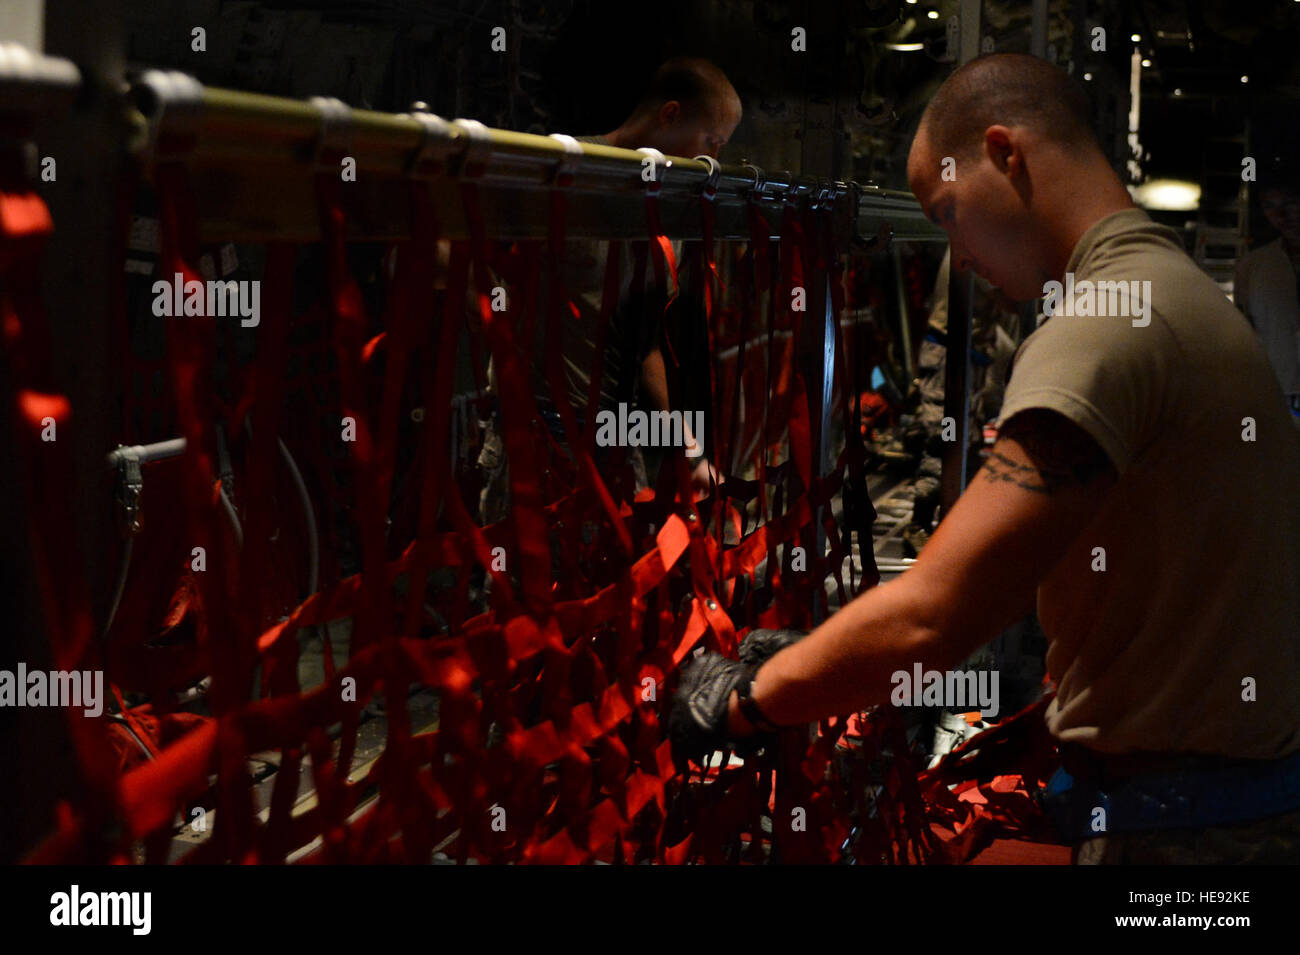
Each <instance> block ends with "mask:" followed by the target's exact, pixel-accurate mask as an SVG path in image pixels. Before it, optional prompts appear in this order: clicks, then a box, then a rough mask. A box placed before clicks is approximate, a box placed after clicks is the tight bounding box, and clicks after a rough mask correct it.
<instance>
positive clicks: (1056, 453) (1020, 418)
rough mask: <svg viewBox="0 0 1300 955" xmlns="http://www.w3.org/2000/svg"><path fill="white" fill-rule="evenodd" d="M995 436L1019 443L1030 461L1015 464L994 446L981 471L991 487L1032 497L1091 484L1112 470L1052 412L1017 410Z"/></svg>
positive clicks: (1077, 429)
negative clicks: (1008, 486) (1012, 488)
mask: <svg viewBox="0 0 1300 955" xmlns="http://www.w3.org/2000/svg"><path fill="white" fill-rule="evenodd" d="M998 434H999V437H1000V438H1010V439H1011V440H1013V441H1015V442H1016V443H1017V444H1019V445H1020V447H1021V448H1023V449H1024V452H1025V454H1026V455H1027V456H1028V458H1029V460H1028V461H1017V460H1015V459H1013V458H1011V457H1008V456H1007V455H1006V454H1004V453H1002V452H1001V451H999V450H998V449H997V448H996V447H995V448H994V449H993V450H992V451H991V452H990V453H989V457H988V460H987V461H985V462H984V467H983V468H982V469H981V471H980V473H981V474H983V475H984V479H985V480H986V481H989V482H991V483H994V484H996V483H999V482H1005V483H1008V484H1014V485H1015V486H1016V487H1019V488H1022V489H1024V490H1026V491H1032V492H1034V493H1035V494H1053V493H1055V492H1056V491H1058V490H1060V489H1061V488H1063V487H1067V486H1070V485H1080V486H1082V485H1086V484H1089V483H1090V482H1091V481H1092V480H1093V479H1094V478H1096V477H1098V476H1100V475H1102V474H1106V473H1107V472H1110V471H1112V470H1113V469H1112V467H1111V463H1110V459H1109V458H1108V457H1107V456H1106V454H1105V452H1104V451H1102V450H1101V448H1099V447H1098V446H1097V443H1096V442H1095V441H1094V440H1093V439H1092V438H1091V437H1090V436H1089V435H1088V434H1087V433H1086V432H1084V431H1083V430H1082V429H1081V428H1080V427H1079V426H1078V425H1075V424H1074V423H1072V422H1070V421H1069V420H1068V419H1066V418H1064V417H1063V416H1061V415H1058V414H1056V413H1055V412H1051V411H1037V410H1035V411H1024V412H1021V413H1020V414H1018V415H1016V416H1015V417H1014V418H1012V419H1011V420H1010V421H1008V422H1007V423H1006V424H1004V425H1003V426H1002V427H1001V428H999V431H998ZM1012 453H1015V452H1012Z"/></svg>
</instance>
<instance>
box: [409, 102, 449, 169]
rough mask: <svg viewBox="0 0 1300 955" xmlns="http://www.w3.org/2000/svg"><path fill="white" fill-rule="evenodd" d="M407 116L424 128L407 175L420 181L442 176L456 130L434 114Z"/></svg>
mask: <svg viewBox="0 0 1300 955" xmlns="http://www.w3.org/2000/svg"><path fill="white" fill-rule="evenodd" d="M412 105H413V106H414V105H415V104H412ZM406 115H407V118H409V119H413V120H415V121H416V122H417V123H419V124H420V125H421V126H423V127H424V135H423V137H422V138H421V140H420V145H419V146H418V147H416V150H415V152H414V153H413V154H412V155H411V161H410V163H409V164H408V165H407V174H408V175H410V176H413V177H415V178H419V179H428V178H432V177H433V176H437V175H440V174H441V173H442V172H443V171H444V170H445V168H446V165H445V163H444V158H445V155H446V154H447V153H448V152H449V145H450V144H451V143H452V142H453V141H454V140H455V138H456V130H455V129H454V128H453V127H452V125H451V123H449V122H447V121H446V120H445V119H443V118H442V117H441V116H435V115H434V114H433V113H424V112H419V111H416V112H411V113H407V114H406ZM439 154H441V155H439Z"/></svg>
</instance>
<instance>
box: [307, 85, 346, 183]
mask: <svg viewBox="0 0 1300 955" xmlns="http://www.w3.org/2000/svg"><path fill="white" fill-rule="evenodd" d="M308 102H309V103H311V105H312V106H315V107H316V109H318V110H319V111H320V131H319V132H318V133H317V134H316V141H315V142H314V143H313V144H312V148H311V155H310V156H309V157H308V159H307V162H308V164H309V165H310V166H311V167H312V168H313V169H319V168H322V167H326V166H337V165H338V164H339V161H340V160H342V159H343V158H344V157H346V156H348V155H349V154H351V152H352V125H353V124H352V107H351V106H349V105H348V104H347V103H345V102H343V101H342V100H338V99H334V98H333V97H330V96H313V97H312V98H311V99H310V100H308Z"/></svg>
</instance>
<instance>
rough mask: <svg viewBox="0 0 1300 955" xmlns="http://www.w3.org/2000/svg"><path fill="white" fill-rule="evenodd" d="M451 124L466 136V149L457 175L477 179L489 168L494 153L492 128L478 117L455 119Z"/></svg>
mask: <svg viewBox="0 0 1300 955" xmlns="http://www.w3.org/2000/svg"><path fill="white" fill-rule="evenodd" d="M451 125H452V126H453V127H454V128H455V129H458V130H459V131H460V133H461V135H463V136H464V137H465V140H466V142H465V151H464V152H463V153H462V154H461V157H460V163H459V165H458V166H457V167H456V173H455V174H456V175H458V176H463V177H465V178H467V179H477V178H479V177H480V176H482V175H483V172H484V170H486V169H487V164H488V157H489V156H491V154H492V130H490V129H489V128H488V127H487V126H484V125H483V124H482V123H480V122H479V121H478V120H477V119H455V120H452V123H451Z"/></svg>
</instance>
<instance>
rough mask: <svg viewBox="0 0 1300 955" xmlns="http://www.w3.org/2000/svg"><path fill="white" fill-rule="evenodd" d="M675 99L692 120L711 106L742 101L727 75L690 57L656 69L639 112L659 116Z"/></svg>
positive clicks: (684, 57)
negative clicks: (663, 107)
mask: <svg viewBox="0 0 1300 955" xmlns="http://www.w3.org/2000/svg"><path fill="white" fill-rule="evenodd" d="M671 100H676V101H677V102H679V103H681V104H682V109H683V111H684V112H685V113H686V115H687V117H688V118H691V119H694V118H695V117H696V116H698V115H699V114H700V112H701V111H703V110H706V109H708V107H709V106H710V105H713V104H724V105H730V104H731V103H732V102H735V103H736V104H737V105H738V104H739V102H740V98H739V97H738V96H737V95H736V91H735V90H734V89H733V88H732V86H731V81H730V80H728V79H727V74H725V73H723V72H722V70H720V69H718V68H717V67H716V66H714V65H713V64H712V63H710V62H709V61H708V60H703V59H699V58H697V57H690V56H677V57H673V58H672V59H671V60H668V61H667V62H665V63H663V64H662V65H661V66H660V67H659V69H657V70H655V73H654V76H653V77H651V79H650V85H649V87H648V88H647V89H646V91H645V93H644V94H642V96H641V99H640V100H639V101H638V102H637V105H636V110H635V112H636V113H655V112H658V110H659V107H661V106H663V104H664V103H667V102H669V101H671Z"/></svg>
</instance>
